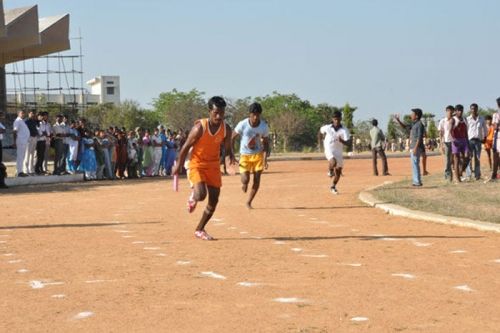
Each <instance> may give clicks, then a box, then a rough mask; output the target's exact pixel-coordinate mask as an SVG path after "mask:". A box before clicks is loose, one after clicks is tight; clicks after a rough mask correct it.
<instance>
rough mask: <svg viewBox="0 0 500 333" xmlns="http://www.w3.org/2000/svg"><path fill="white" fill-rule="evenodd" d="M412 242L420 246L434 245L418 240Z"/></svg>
mask: <svg viewBox="0 0 500 333" xmlns="http://www.w3.org/2000/svg"><path fill="white" fill-rule="evenodd" d="M412 243H413V245H415V246H418V247H427V246H431V245H432V243H421V242H417V241H413V242H412Z"/></svg>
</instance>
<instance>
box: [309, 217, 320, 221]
mask: <svg viewBox="0 0 500 333" xmlns="http://www.w3.org/2000/svg"><path fill="white" fill-rule="evenodd" d="M317 219H318V218H317V217H310V218H309V220H311V221H316V220H317Z"/></svg>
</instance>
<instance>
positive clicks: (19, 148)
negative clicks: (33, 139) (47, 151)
mask: <svg viewBox="0 0 500 333" xmlns="http://www.w3.org/2000/svg"><path fill="white" fill-rule="evenodd" d="M27 148H28V142H20V140H16V172H17V173H18V174H19V173H21V172H23V165H24V157H25V156H26V149H27Z"/></svg>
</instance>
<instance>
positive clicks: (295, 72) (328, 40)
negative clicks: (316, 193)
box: [4, 0, 500, 126]
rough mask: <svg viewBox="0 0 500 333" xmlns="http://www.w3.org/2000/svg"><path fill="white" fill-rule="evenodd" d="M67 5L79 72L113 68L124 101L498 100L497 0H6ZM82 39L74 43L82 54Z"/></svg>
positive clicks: (412, 103) (373, 113)
mask: <svg viewBox="0 0 500 333" xmlns="http://www.w3.org/2000/svg"><path fill="white" fill-rule="evenodd" d="M34 3H37V4H38V5H39V13H40V16H51V15H54V14H59V13H70V15H71V35H72V36H77V35H78V31H79V30H81V33H82V36H83V38H84V40H83V53H84V55H85V58H84V71H85V80H87V79H90V78H92V77H93V76H96V75H100V74H104V75H120V76H121V84H122V99H125V98H126V99H133V100H137V101H139V102H140V103H141V105H143V106H144V107H148V106H150V103H151V101H152V99H153V98H155V97H157V96H158V94H159V93H160V92H163V91H169V90H171V89H173V88H177V89H179V90H190V89H192V88H197V89H198V90H201V91H204V92H206V94H207V96H210V95H214V94H223V95H225V96H228V97H233V98H238V97H246V96H262V95H265V94H270V93H271V92H273V91H278V92H281V93H296V94H298V95H299V96H300V97H301V98H303V99H307V100H309V101H311V102H312V103H314V104H317V103H321V102H327V103H330V104H333V105H343V104H344V103H346V102H349V103H350V104H352V105H355V106H357V107H358V111H356V113H355V120H356V119H358V120H359V119H369V118H371V117H376V118H378V119H379V120H381V122H382V123H383V124H384V126H385V123H386V121H387V118H388V115H389V114H391V113H406V112H408V110H409V109H410V108H412V107H417V106H418V107H421V108H422V109H423V110H424V112H432V113H435V114H438V115H441V114H443V109H444V107H445V106H446V105H447V104H457V103H462V104H465V105H469V104H470V103H472V102H477V103H478V104H479V105H480V106H482V107H493V106H494V105H495V99H496V98H497V97H499V96H500V85H499V83H498V81H499V79H500V78H499V74H500V61H499V59H500V58H499V56H500V43H498V36H499V33H500V19H499V18H498V16H499V15H500V1H497V0H478V1H464V0H454V1H452V0H439V1H438V0H436V1H430V0H420V1H413V0H392V1H390V0H351V1H336V0H332V1H320V0H310V1H295V0H267V1H265V0H251V1H250V0H248V1H243V0H212V1H202V0H199V1H189V0H184V1H181V0H165V1H160V0H152V1H146V0H144V1H129V0H121V1H117V0H100V1H97V0H88V1H81V0H80V1H78V0H65V1H62V0H61V1H59V0H58V1H56V0H40V1H37V2H35V1H26V0H19V1H14V0H11V1H9V0H4V7H5V8H15V7H21V6H26V5H30V4H34ZM77 47H78V44H77V43H76V42H73V48H74V50H75V51H77Z"/></svg>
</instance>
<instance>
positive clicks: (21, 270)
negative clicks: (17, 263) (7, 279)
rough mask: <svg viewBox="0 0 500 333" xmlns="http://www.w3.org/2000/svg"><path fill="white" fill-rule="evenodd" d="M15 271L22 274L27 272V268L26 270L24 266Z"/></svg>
mask: <svg viewBox="0 0 500 333" xmlns="http://www.w3.org/2000/svg"><path fill="white" fill-rule="evenodd" d="M17 272H18V273H20V274H24V273H28V272H29V270H27V269H26V268H21V269H18V270H17Z"/></svg>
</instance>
